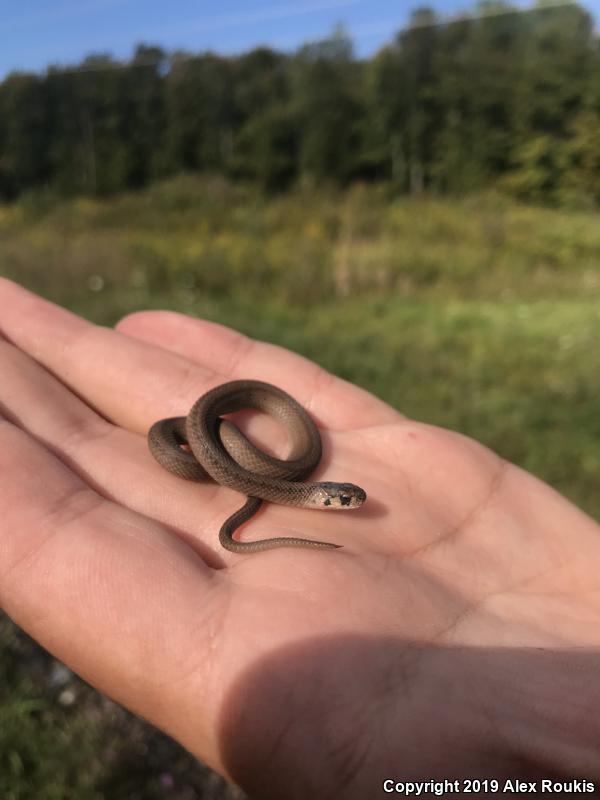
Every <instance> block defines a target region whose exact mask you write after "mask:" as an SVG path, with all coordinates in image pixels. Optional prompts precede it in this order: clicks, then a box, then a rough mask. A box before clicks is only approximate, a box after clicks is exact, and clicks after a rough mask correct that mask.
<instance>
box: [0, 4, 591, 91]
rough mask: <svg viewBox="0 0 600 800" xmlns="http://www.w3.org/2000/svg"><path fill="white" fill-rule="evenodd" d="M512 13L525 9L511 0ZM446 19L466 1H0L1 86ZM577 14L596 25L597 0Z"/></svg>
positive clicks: (362, 51) (372, 41) (366, 50)
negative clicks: (421, 12) (96, 56)
mask: <svg viewBox="0 0 600 800" xmlns="http://www.w3.org/2000/svg"><path fill="white" fill-rule="evenodd" d="M517 3H518V4H519V5H524V6H525V5H529V4H528V3H523V2H521V0H517ZM418 5H430V6H432V7H433V8H435V9H437V10H438V11H439V12H440V13H441V14H443V15H448V14H452V13H453V12H455V11H457V10H461V9H469V8H472V7H473V5H474V3H473V2H468V0H429V2H424V0H414V2H406V0H220V2H219V3H215V2H199V1H198V0H171V1H170V2H169V0H19V2H16V0H0V78H2V77H3V76H4V75H5V74H6V73H7V72H9V71H10V70H14V69H19V70H43V69H44V67H46V66H47V65H48V64H61V65H69V64H74V63H77V62H78V61H80V60H81V59H82V58H83V57H84V56H85V55H88V54H89V53H91V52H95V53H98V52H110V53H111V54H113V55H114V56H116V57H117V58H125V57H127V56H129V55H130V54H131V52H132V50H133V48H134V46H135V44H136V43H138V42H140V41H144V42H146V43H150V44H160V45H162V46H163V47H165V48H166V49H169V50H170V49H175V48H183V49H186V50H191V51H199V50H206V49H210V50H215V51H216V52H220V53H228V54H229V53H239V52H243V51H245V50H248V49H250V48H251V47H254V46H256V45H259V44H268V45H271V46H272V47H275V48H277V49H282V50H292V49H294V48H296V47H297V46H298V45H300V44H302V43H303V42H306V41H310V40H314V39H317V38H320V37H322V36H324V35H326V34H327V33H329V32H330V31H331V30H332V28H333V27H334V25H336V24H337V23H340V22H341V23H343V24H344V25H345V26H346V28H347V30H348V31H349V33H350V35H351V36H352V37H353V39H354V42H355V45H356V51H357V53H358V54H359V55H369V54H370V53H373V52H374V51H375V50H377V48H378V47H380V46H381V45H382V44H384V43H385V42H386V41H389V39H390V38H391V37H392V36H393V34H394V32H395V31H396V30H398V29H399V28H400V27H401V26H402V25H403V23H405V22H406V20H407V19H408V16H409V13H410V10H411V9H412V8H414V7H416V6H418ZM584 6H585V7H586V8H587V9H589V10H590V11H591V12H592V13H593V14H594V16H595V19H596V21H598V20H600V0H588V2H585V3H584Z"/></svg>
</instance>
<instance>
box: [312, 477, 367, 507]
mask: <svg viewBox="0 0 600 800" xmlns="http://www.w3.org/2000/svg"><path fill="white" fill-rule="evenodd" d="M318 495H319V499H318V503H317V504H316V507H317V508H322V509H331V510H334V509H335V510H338V509H346V508H358V507H359V506H362V504H363V503H364V502H365V500H366V499H367V493H366V492H365V490H364V489H361V488H360V486H355V485H354V484H353V483H328V482H327V481H325V482H323V483H320V484H319V492H318Z"/></svg>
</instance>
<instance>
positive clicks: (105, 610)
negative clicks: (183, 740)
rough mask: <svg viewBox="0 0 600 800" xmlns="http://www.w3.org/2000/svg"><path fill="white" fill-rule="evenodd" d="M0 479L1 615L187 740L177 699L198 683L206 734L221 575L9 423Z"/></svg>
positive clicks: (1, 446) (0, 437) (2, 434)
mask: <svg viewBox="0 0 600 800" xmlns="http://www.w3.org/2000/svg"><path fill="white" fill-rule="evenodd" d="M0 474H2V492H1V493H0V605H1V606H2V608H3V609H4V610H5V611H6V612H7V613H8V614H9V615H10V616H11V617H12V618H13V619H14V620H15V622H17V623H18V624H19V625H21V626H22V627H23V628H24V629H25V630H26V631H27V632H28V633H29V634H31V635H32V636H33V637H34V638H35V639H37V640H38V641H39V642H41V644H42V645H43V646H44V647H46V648H47V649H49V650H50V651H51V652H52V653H54V654H55V655H56V656H57V657H59V658H60V659H62V660H64V661H65V662H66V663H67V664H68V665H69V666H70V667H72V668H73V669H74V670H75V671H76V672H78V673H79V674H80V675H82V676H83V677H84V678H85V679H86V680H88V681H89V682H90V683H92V684H94V685H95V686H97V687H98V688H99V689H100V690H102V691H104V692H106V693H107V694H109V695H110V696H112V697H114V698H115V699H117V700H118V701H119V702H122V703H124V704H125V705H126V706H128V707H130V708H133V709H134V710H135V711H137V712H138V713H141V714H142V715H144V716H146V717H150V718H151V719H153V720H154V721H155V722H156V723H157V724H159V725H160V726H161V727H166V728H167V729H171V730H177V731H181V723H180V722H179V721H178V720H177V718H176V716H175V711H174V710H173V712H171V711H170V710H169V709H171V708H173V709H175V708H176V706H177V698H176V697H175V696H174V694H172V692H171V688H170V687H173V686H178V685H180V683H181V681H182V680H183V679H185V680H186V681H189V682H190V683H191V682H192V681H193V680H196V679H197V685H196V690H197V692H198V693H199V695H200V697H199V698H198V700H199V703H200V706H199V709H200V708H201V709H202V711H201V713H199V714H197V715H196V714H192V715H191V717H192V718H193V724H194V725H198V726H199V727H200V729H202V726H203V720H204V719H205V718H206V715H208V716H209V717H210V710H211V707H212V705H211V704H212V702H213V699H212V698H211V693H210V689H209V690H208V691H207V692H206V694H205V688H208V687H207V676H206V675H204V674H203V673H204V664H205V662H206V659H205V653H206V651H207V649H209V647H210V641H211V637H212V636H213V635H214V629H215V625H219V620H220V612H221V608H220V606H221V604H222V602H223V588H224V581H223V579H222V573H219V572H215V571H213V570H211V569H209V568H208V567H206V566H205V565H204V564H203V563H202V560H201V559H200V558H198V557H197V556H196V555H195V554H194V552H193V551H192V550H190V548H188V547H186V546H185V545H184V544H183V543H182V542H180V541H179V540H177V539H176V538H174V537H172V536H170V535H169V534H168V533H167V532H166V531H165V530H164V529H163V528H162V527H161V526H160V525H159V524H157V523H154V522H150V521H149V520H147V519H144V518H143V517H141V516H140V515H138V514H136V513H134V512H131V511H128V510H125V509H123V508H120V507H118V506H117V505H115V504H114V503H112V502H110V501H108V500H106V499H104V498H103V497H101V496H100V495H99V494H98V493H96V492H94V491H93V490H92V489H90V487H89V486H88V485H87V484H86V483H85V482H84V481H83V480H81V479H80V478H78V477H77V476H75V475H74V474H73V472H72V471H71V470H70V469H68V467H66V466H65V465H64V464H63V463H61V461H59V460H58V459H57V458H56V457H54V456H53V455H52V454H50V453H49V452H48V451H47V450H46V449H45V448H44V447H43V446H41V445H40V444H38V443H36V442H35V441H34V440H33V439H32V438H31V437H29V436H28V435H27V434H25V433H24V432H23V431H21V430H20V429H18V428H16V427H15V426H13V425H12V424H11V423H8V422H0ZM190 642H193V647H190ZM196 696H198V695H196ZM157 710H158V711H157ZM183 716H186V715H183Z"/></svg>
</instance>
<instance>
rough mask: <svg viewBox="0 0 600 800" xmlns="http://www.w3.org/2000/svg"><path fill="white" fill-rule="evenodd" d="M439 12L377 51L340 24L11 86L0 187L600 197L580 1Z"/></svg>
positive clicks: (149, 52) (595, 71)
mask: <svg viewBox="0 0 600 800" xmlns="http://www.w3.org/2000/svg"><path fill="white" fill-rule="evenodd" d="M473 11H474V13H472V14H465V13H462V14H458V15H457V16H456V17H454V18H453V19H450V20H443V21H442V20H441V19H440V18H439V17H437V16H436V14H435V12H434V11H432V10H431V9H428V8H420V9H417V10H416V11H414V12H413V14H412V16H411V20H410V23H409V25H408V26H407V27H406V28H405V29H404V30H401V31H399V32H398V33H397V35H396V36H395V37H394V39H393V41H392V42H391V43H390V44H389V45H388V46H386V47H384V48H382V49H381V50H380V52H379V53H377V54H376V55H375V56H374V57H373V58H371V59H367V60H360V59H357V58H356V57H355V56H354V54H353V47H352V42H351V40H350V39H349V38H348V36H347V34H346V33H345V32H344V30H343V29H340V28H338V29H336V30H335V31H334V32H333V33H332V35H331V36H329V37H328V38H326V39H324V40H322V41H317V42H313V43H310V44H307V45H305V46H304V47H302V48H300V49H299V50H298V52H296V53H293V54H283V53H278V52H275V51H273V50H271V49H268V48H264V47H262V48H257V49H255V50H253V51H251V52H249V53H246V54H244V55H241V56H236V57H223V56H218V55H215V54H212V53H204V54H199V55H198V54H190V53H183V52H174V53H170V54H167V53H165V52H164V51H163V50H161V49H160V48H158V47H155V46H147V45H140V46H139V47H138V48H137V50H136V52H135V54H134V55H133V57H132V59H131V60H130V61H129V62H127V63H120V62H116V61H114V60H113V59H111V57H110V56H106V55H94V56H90V57H88V58H87V59H85V60H84V61H83V62H82V63H81V64H80V65H79V68H77V69H75V70H73V71H70V72H64V71H63V72H61V71H59V70H57V69H52V68H50V69H49V70H48V71H47V72H46V74H44V75H39V76H34V75H21V74H13V75H10V76H8V78H6V79H5V80H4V82H2V83H0V197H4V198H6V199H12V198H15V197H16V196H19V195H22V194H24V193H26V192H28V191H31V190H35V191H38V190H39V189H41V188H42V187H43V188H45V189H46V190H48V191H51V192H54V193H56V194H59V195H62V196H70V195H89V196H102V195H108V194H112V193H116V192H121V191H123V190H127V189H132V188H139V187H142V186H146V185H148V184H149V183H151V182H152V181H154V180H156V179H162V178H165V177H168V176H174V175H177V174H180V173H182V172H213V173H219V174H221V175H223V176H229V177H237V178H243V179H247V180H249V181H253V182H255V183H256V184H257V185H259V186H260V187H261V188H263V189H266V190H269V191H270V190H277V191H280V190H282V189H284V188H287V187H289V186H292V185H294V184H300V185H302V184H304V185H315V184H317V185H323V184H326V183H328V182H335V183H336V184H338V185H347V184H349V183H351V182H352V181H354V180H357V179H360V180H370V181H376V180H378V181H385V182H388V183H389V184H390V185H391V186H393V188H394V190H395V191H396V192H399V193H402V194H411V195H421V194H423V193H425V192H426V193H429V194H432V193H434V194H454V195H457V194H458V195H460V194H466V193H469V192H472V191H481V190H482V189H485V188H491V187H494V186H495V187H496V188H500V189H503V190H505V191H508V192H511V193H513V194H514V195H516V196H517V197H518V198H519V199H524V200H528V201H531V202H535V203H540V202H543V203H548V204H556V203H570V202H575V203H576V204H577V205H586V204H587V205H588V206H589V205H593V204H596V203H598V186H597V183H598V174H599V171H600V167H599V166H598V155H597V142H596V138H597V137H596V130H597V127H598V125H597V120H598V114H599V113H600V55H599V53H600V48H599V46H598V45H599V41H600V40H599V38H598V35H597V33H595V32H594V29H593V24H592V20H591V17H590V15H589V14H588V13H587V12H586V11H585V10H584V9H583V8H581V7H580V6H578V5H577V4H575V3H569V4H566V5H558V6H557V5H556V4H553V3H545V2H538V3H537V4H536V5H534V6H533V7H532V8H530V9H529V10H527V11H523V10H522V9H520V8H517V7H516V6H513V5H511V4H510V3H508V2H504V0H484V1H483V2H479V3H478V4H477V5H476V6H475V7H474V9H473Z"/></svg>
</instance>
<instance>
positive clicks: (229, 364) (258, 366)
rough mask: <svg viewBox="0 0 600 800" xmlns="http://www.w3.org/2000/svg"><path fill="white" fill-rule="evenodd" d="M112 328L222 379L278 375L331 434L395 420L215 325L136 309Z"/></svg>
mask: <svg viewBox="0 0 600 800" xmlns="http://www.w3.org/2000/svg"><path fill="white" fill-rule="evenodd" d="M116 328H117V330H120V331H122V332H124V333H127V334H128V335H129V336H133V337H135V338H136V339H140V340H142V341H144V342H149V343H150V344H154V345H157V346H159V347H162V348H165V349H167V350H169V351H170V352H173V353H176V354H178V355H181V356H185V358H187V359H189V360H190V361H192V362H194V363H197V364H201V365H202V366H204V367H207V366H208V367H210V368H211V369H212V370H213V371H214V372H215V373H218V374H220V375H223V376H224V377H226V378H227V380H229V379H233V378H241V377H247V376H253V377H257V378H260V380H264V381H267V382H268V383H274V384H275V385H279V384H280V382H281V378H282V375H283V376H285V379H286V390H287V391H289V392H290V393H291V394H292V395H293V396H294V397H296V398H298V399H300V400H301V402H302V404H303V405H304V406H305V407H306V408H308V409H309V410H312V411H313V412H314V413H315V414H317V415H318V417H319V418H320V419H322V420H323V421H324V423H325V424H327V427H329V428H330V429H333V430H335V429H338V428H339V427H343V428H353V427H367V426H369V425H373V424H385V423H388V422H392V421H397V419H398V412H396V411H394V410H393V409H392V408H391V407H390V406H389V405H387V403H384V402H382V401H381V400H379V399H378V398H376V397H375V396H374V395H372V394H370V393H369V392H367V391H365V390H364V389H361V388H359V387H358V386H355V385H354V384H352V383H349V382H348V381H345V380H343V379H342V378H338V377H337V376H335V375H332V374H331V373H330V372H327V371H326V370H324V369H322V368H321V367H319V366H318V365H317V364H315V363H314V362H312V361H310V360H309V359H307V358H304V357H303V356H300V355H297V354H295V353H292V352H290V351H289V350H286V349H285V348H283V347H279V346H278V345H273V344H269V343H266V342H258V341H256V340H253V339H251V338H249V337H247V336H244V335H243V334H241V333H239V332H238V331H235V330H233V329H231V328H227V327H226V326H224V325H220V324H219V323H216V322H209V321H208V320H201V319H194V318H193V317H188V316H185V315H184V314H177V313H175V312H172V311H142V312H136V313H134V314H130V315H128V316H126V317H124V318H123V319H122V320H121V321H120V322H119V323H118V324H117V326H116ZM203 343H210V347H204V346H202V345H203ZM307 382H308V387H307ZM330 411H331V413H329V412H330ZM334 417H336V418H337V420H335V419H334Z"/></svg>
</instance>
